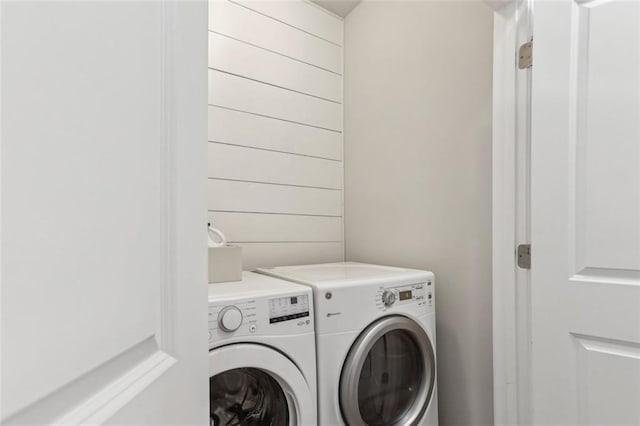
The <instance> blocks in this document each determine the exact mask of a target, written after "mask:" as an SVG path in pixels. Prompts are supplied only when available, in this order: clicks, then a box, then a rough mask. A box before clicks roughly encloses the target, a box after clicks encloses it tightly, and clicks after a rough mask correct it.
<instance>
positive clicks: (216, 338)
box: [209, 292, 313, 347]
mask: <svg viewBox="0 0 640 426" xmlns="http://www.w3.org/2000/svg"><path fill="white" fill-rule="evenodd" d="M310 294H311V292H309V293H292V294H287V295H282V296H277V297H272V298H269V297H264V298H257V299H244V300H229V301H220V302H219V303H215V304H210V305H209V344H210V347H211V345H213V344H215V343H216V342H220V341H223V340H227V339H234V338H237V337H242V336H260V335H269V336H274V335H291V334H297V333H304V332H313V306H312V304H311V297H310Z"/></svg>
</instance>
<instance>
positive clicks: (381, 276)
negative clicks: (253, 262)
mask: <svg viewBox="0 0 640 426" xmlns="http://www.w3.org/2000/svg"><path fill="white" fill-rule="evenodd" d="M258 272H261V273H263V274H267V275H271V276H274V277H278V278H284V279H287V280H291V281H294V282H298V283H303V284H309V285H314V286H318V287H320V286H323V285H329V284H330V285H333V284H342V283H345V284H352V285H353V284H355V285H357V284H359V283H371V282H372V281H373V280H385V281H394V280H403V279H414V278H415V279H417V280H424V279H426V278H427V277H429V276H432V274H431V273H430V272H427V271H419V270H416V269H403V268H394V267H391V266H380V265H370V264H366V263H356V262H338V263H324V264H319V265H302V266H283V267H275V268H261V269H258Z"/></svg>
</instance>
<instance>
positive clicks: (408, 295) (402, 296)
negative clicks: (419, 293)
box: [398, 290, 413, 300]
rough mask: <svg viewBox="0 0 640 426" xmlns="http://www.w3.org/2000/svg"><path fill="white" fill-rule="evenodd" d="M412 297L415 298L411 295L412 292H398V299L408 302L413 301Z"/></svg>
mask: <svg viewBox="0 0 640 426" xmlns="http://www.w3.org/2000/svg"><path fill="white" fill-rule="evenodd" d="M412 297H413V294H412V293H411V290H406V291H400V292H398V298H399V299H400V300H407V299H411V298H412Z"/></svg>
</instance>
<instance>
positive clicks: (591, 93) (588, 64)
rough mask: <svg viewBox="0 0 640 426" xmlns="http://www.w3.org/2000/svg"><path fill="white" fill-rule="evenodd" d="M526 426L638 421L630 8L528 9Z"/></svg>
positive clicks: (639, 236) (635, 106) (634, 81)
mask: <svg viewBox="0 0 640 426" xmlns="http://www.w3.org/2000/svg"><path fill="white" fill-rule="evenodd" d="M534 13H535V16H534V31H533V34H534V50H533V52H534V53H533V57H534V59H533V60H534V63H533V83H532V87H533V89H532V90H533V92H532V99H533V106H532V204H531V206H532V217H531V220H532V223H531V242H532V254H533V258H532V271H531V273H532V284H531V288H532V309H533V316H532V338H533V358H532V362H533V365H532V366H533V375H532V379H533V423H534V424H589V425H638V424H640V2H638V1H623V0H612V1H602V0H597V1H588V0H587V1H576V0H561V1H539V2H537V3H536V4H535V7H534Z"/></svg>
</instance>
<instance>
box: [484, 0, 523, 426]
mask: <svg viewBox="0 0 640 426" xmlns="http://www.w3.org/2000/svg"><path fill="white" fill-rule="evenodd" d="M496 6H500V7H494V10H495V12H494V74H493V82H494V86H493V102H494V104H493V377H494V386H493V389H494V419H495V420H494V421H495V424H496V425H527V424H530V420H531V417H530V395H531V392H530V383H531V377H530V376H531V368H530V360H529V358H530V355H529V354H530V349H531V346H530V340H531V339H530V335H531V330H530V328H531V327H530V297H529V295H530V291H529V272H528V271H526V270H523V269H519V268H518V267H517V265H516V247H517V245H518V244H523V243H528V242H529V140H530V133H531V132H530V125H529V122H530V93H531V72H532V71H531V68H529V69H526V70H520V69H518V66H517V52H518V47H519V46H520V45H521V44H522V43H525V42H527V41H530V40H531V37H532V33H531V20H532V0H516V1H512V2H509V3H507V4H505V3H504V2H497V3H496ZM492 7H493V6H492Z"/></svg>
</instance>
